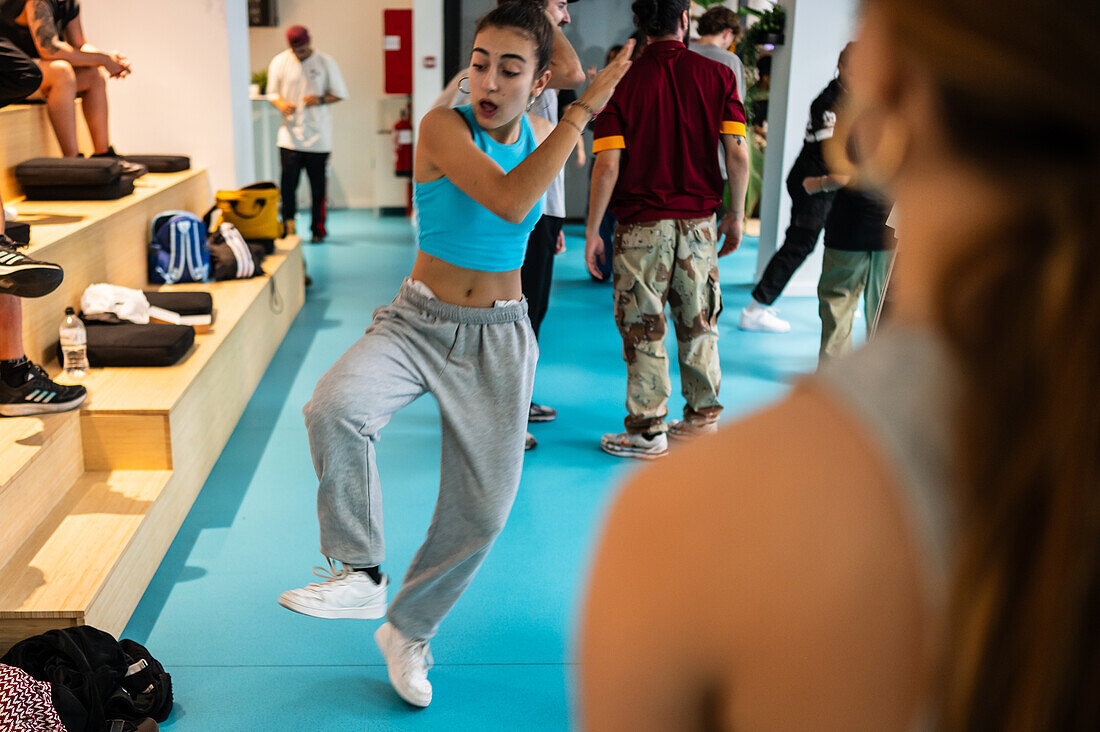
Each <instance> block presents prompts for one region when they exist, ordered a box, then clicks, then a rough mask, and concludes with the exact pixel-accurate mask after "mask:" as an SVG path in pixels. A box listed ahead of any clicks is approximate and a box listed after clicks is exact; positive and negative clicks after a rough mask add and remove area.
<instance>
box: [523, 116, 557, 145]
mask: <svg viewBox="0 0 1100 732" xmlns="http://www.w3.org/2000/svg"><path fill="white" fill-rule="evenodd" d="M527 119H528V121H530V123H531V131H532V132H534V133H535V139H536V140H538V142H539V144H540V145H541V144H542V141H543V140H545V139H546V138H547V137H549V136H550V133H551V132H553V131H554V125H553V123H551V122H550V121H549V120H546V119H543V118H542V117H539V116H538V115H537V114H528V115H527Z"/></svg>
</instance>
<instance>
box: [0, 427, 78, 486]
mask: <svg viewBox="0 0 1100 732" xmlns="http://www.w3.org/2000/svg"><path fill="white" fill-rule="evenodd" d="M74 419H75V420H77V422H79V410H77V409H73V410H72V411H69V412H61V413H57V414H37V415H34V416H30V417H3V418H0V496H2V495H3V493H4V491H5V490H6V489H7V487H8V486H9V485H12V484H13V483H16V482H18V481H19V478H20V476H21V475H23V474H24V473H25V472H26V471H27V469H28V468H29V467H30V466H31V465H33V464H34V461H36V460H39V459H41V456H42V455H44V454H48V453H49V451H50V448H51V447H52V446H53V445H55V444H56V443H57V442H58V441H59V440H62V439H64V438H65V432H66V430H67V429H71V427H72V425H70V424H69V422H71V421H73V420H74ZM78 428H79V427H78ZM31 443H36V444H31Z"/></svg>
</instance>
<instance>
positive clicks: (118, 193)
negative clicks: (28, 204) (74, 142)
mask: <svg viewBox="0 0 1100 732" xmlns="http://www.w3.org/2000/svg"><path fill="white" fill-rule="evenodd" d="M15 179H16V180H17V181H18V182H19V186H20V187H21V188H22V189H23V195H25V196H26V197H27V200H28V201H110V200H114V199H117V198H122V197H123V196H128V195H130V194H131V193H133V192H134V179H135V176H131V175H123V173H122V164H121V163H120V162H119V161H118V160H116V159H115V158H32V159H30V160H27V161H25V162H22V163H19V165H16V166H15Z"/></svg>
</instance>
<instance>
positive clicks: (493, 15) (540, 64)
mask: <svg viewBox="0 0 1100 732" xmlns="http://www.w3.org/2000/svg"><path fill="white" fill-rule="evenodd" d="M544 8H545V4H544V5H543V6H542V7H541V8H540V7H539V6H538V5H537V4H535V3H532V2H529V1H528V0H507V2H502V3H501V4H500V5H498V6H497V7H496V8H494V9H493V10H490V11H489V13H488V14H487V15H485V17H483V18H482V19H481V20H479V21H478V22H477V31H476V33H480V32H481V31H483V30H484V29H486V28H507V29H508V30H514V31H519V32H520V34H522V35H524V36H526V37H527V38H529V39H530V40H532V41H534V43H535V63H536V65H537V68H536V69H535V76H536V77H538V76H539V75H540V74H542V73H543V72H544V71H546V70H547V69H548V68H550V59H551V58H552V57H553V55H554V26H552V25H550V19H549V18H548V17H546V11H545V9H544ZM476 33H475V35H476Z"/></svg>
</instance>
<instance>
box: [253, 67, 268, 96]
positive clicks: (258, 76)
mask: <svg viewBox="0 0 1100 732" xmlns="http://www.w3.org/2000/svg"><path fill="white" fill-rule="evenodd" d="M252 83H253V84H255V85H256V86H258V87H259V88H260V94H267V69H263V70H262V71H253V72H252Z"/></svg>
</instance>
